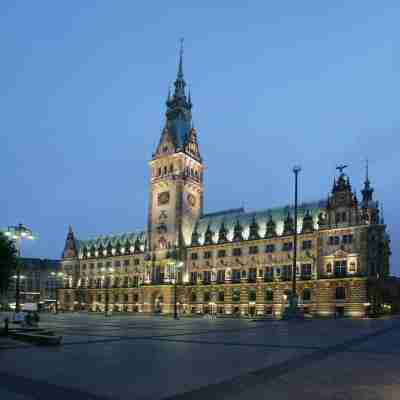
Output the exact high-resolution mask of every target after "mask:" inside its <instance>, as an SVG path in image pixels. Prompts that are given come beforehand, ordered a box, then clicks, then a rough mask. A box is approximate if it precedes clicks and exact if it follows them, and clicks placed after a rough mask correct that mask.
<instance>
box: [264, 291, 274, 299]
mask: <svg viewBox="0 0 400 400" xmlns="http://www.w3.org/2000/svg"><path fill="white" fill-rule="evenodd" d="M273 300H274V292H273V290H272V289H267V290H266V291H265V301H273Z"/></svg>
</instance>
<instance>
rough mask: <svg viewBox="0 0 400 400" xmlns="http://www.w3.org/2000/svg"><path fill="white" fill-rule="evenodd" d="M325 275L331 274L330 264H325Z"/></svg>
mask: <svg viewBox="0 0 400 400" xmlns="http://www.w3.org/2000/svg"><path fill="white" fill-rule="evenodd" d="M326 273H327V274H331V273H332V264H330V263H329V264H326Z"/></svg>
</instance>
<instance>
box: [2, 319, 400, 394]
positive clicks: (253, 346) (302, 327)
mask: <svg viewBox="0 0 400 400" xmlns="http://www.w3.org/2000/svg"><path fill="white" fill-rule="evenodd" d="M2 317H4V315H3V316H2ZM41 325H42V326H43V327H48V328H51V329H53V330H55V331H56V332H58V333H60V334H62V335H63V336H64V340H63V344H62V345H61V346H59V347H38V346H33V345H30V344H26V343H21V342H15V341H13V340H9V339H0V399H2V400H8V399H10V400H17V399H18V400H31V399H40V400H48V399H51V400H54V399H57V400H63V399H73V400H81V399H82V400H88V399H99V400H100V399H104V400H106V399H132V400H134V399H148V400H150V399H151V400H153V399H154V400H156V399H177V400H178V399H182V400H186V399H194V400H196V399H252V398H260V399H264V398H269V399H287V398H289V396H292V397H293V398H296V399H363V400H364V399H367V400H371V399H399V398H400V366H399V364H400V363H399V360H400V341H399V339H400V319H396V318H392V319H379V320H369V319H363V320H350V319H338V320H333V319H330V320H312V321H302V322H286V321H275V320H270V321H262V322H254V321H251V320H242V319H216V320H209V319H203V318H184V319H180V320H178V321H174V320H172V319H170V318H167V317H147V316H128V315H114V316H111V317H107V318H106V317H104V316H103V315H100V314H97V315H96V314H93V315H87V314H59V315H46V314H42V322H41Z"/></svg>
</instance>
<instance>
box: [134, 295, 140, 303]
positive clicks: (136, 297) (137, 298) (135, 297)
mask: <svg viewBox="0 0 400 400" xmlns="http://www.w3.org/2000/svg"><path fill="white" fill-rule="evenodd" d="M133 301H134V302H135V303H137V302H138V301H139V295H138V294H137V293H135V294H134V295H133Z"/></svg>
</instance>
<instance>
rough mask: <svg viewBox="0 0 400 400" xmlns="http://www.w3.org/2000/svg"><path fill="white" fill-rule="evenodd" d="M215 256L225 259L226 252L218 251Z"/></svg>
mask: <svg viewBox="0 0 400 400" xmlns="http://www.w3.org/2000/svg"><path fill="white" fill-rule="evenodd" d="M217 256H218V257H225V256H226V250H218V253H217Z"/></svg>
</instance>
